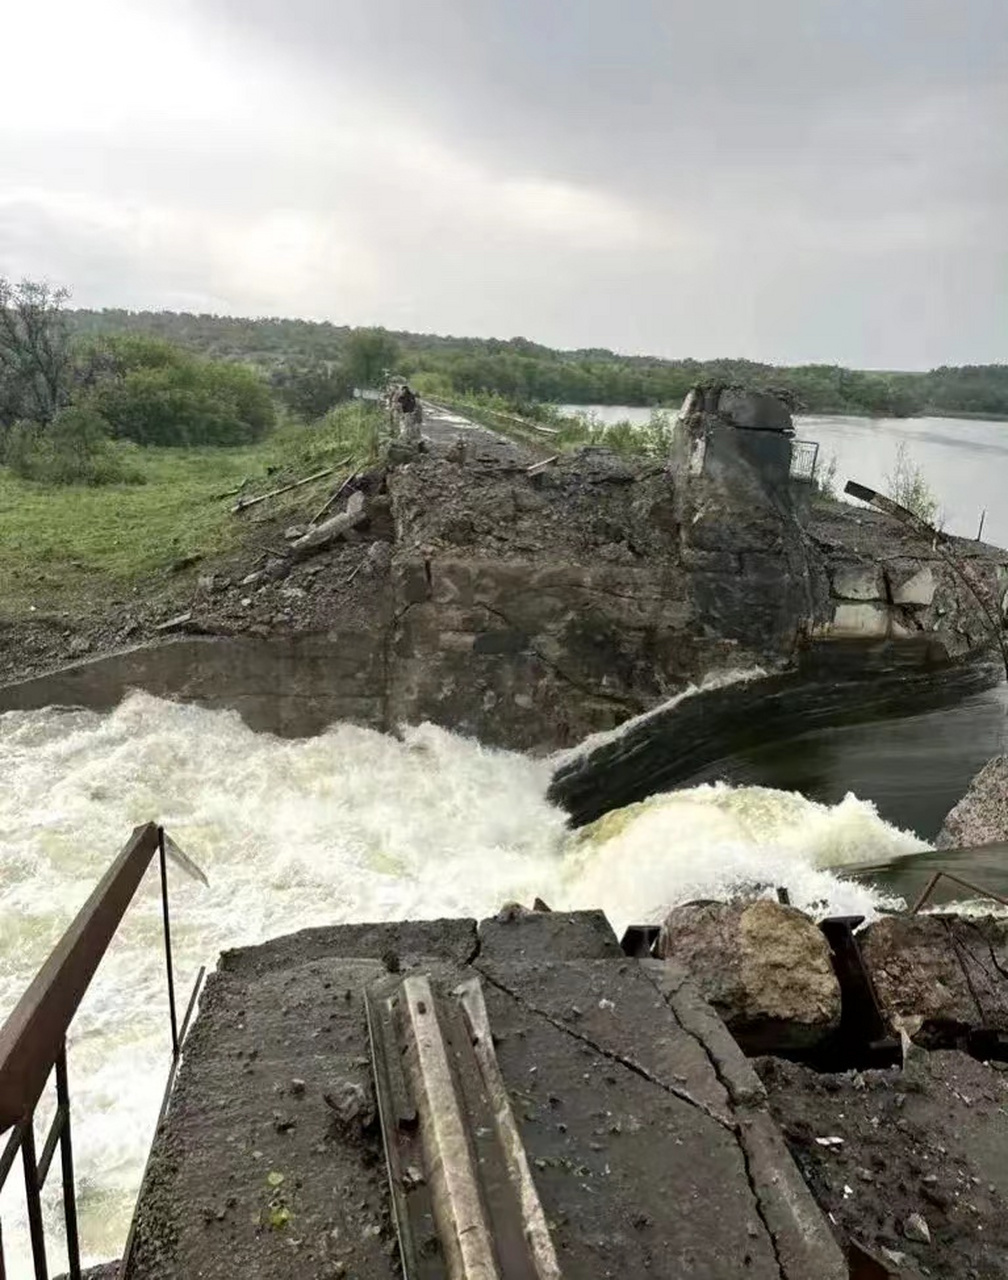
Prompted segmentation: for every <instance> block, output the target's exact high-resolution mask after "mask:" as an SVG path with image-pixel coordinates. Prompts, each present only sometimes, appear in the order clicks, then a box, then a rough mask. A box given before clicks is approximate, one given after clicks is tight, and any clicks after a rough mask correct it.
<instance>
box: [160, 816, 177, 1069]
mask: <svg viewBox="0 0 1008 1280" xmlns="http://www.w3.org/2000/svg"><path fill="white" fill-rule="evenodd" d="M157 834H158V861H159V862H160V864H161V915H162V918H163V919H164V947H165V966H166V968H167V970H168V1016H169V1017H170V1018H171V1044H172V1059H173V1060H176V1061H177V1059H178V1056H179V1039H178V1018H177V1015H176V1013H175V971H174V968H173V966H172V950H171V920H170V919H169V915H168V866H167V861H166V858H165V832H164V827H158V833H157Z"/></svg>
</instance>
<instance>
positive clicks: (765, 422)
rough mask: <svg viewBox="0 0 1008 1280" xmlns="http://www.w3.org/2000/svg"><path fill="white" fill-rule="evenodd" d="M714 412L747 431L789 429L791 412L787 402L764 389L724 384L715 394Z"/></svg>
mask: <svg viewBox="0 0 1008 1280" xmlns="http://www.w3.org/2000/svg"><path fill="white" fill-rule="evenodd" d="M717 412H718V416H719V417H721V418H724V419H725V421H726V422H730V423H731V424H732V425H733V426H736V427H745V428H746V429H747V430H750V431H790V430H791V425H792V424H791V413H790V411H789V410H788V407H787V405H786V404H784V402H783V401H782V400H778V399H777V397H776V396H772V395H769V394H768V393H767V392H765V391H744V390H740V389H739V388H736V387H728V388H727V389H726V390H724V391H722V392H721V395H720V396H719V397H718V404H717Z"/></svg>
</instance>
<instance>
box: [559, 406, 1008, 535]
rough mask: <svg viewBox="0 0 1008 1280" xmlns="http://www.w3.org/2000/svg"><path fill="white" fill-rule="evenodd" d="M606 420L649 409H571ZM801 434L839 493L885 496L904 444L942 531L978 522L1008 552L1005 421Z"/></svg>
mask: <svg viewBox="0 0 1008 1280" xmlns="http://www.w3.org/2000/svg"><path fill="white" fill-rule="evenodd" d="M568 410H569V411H577V412H588V413H592V414H594V415H595V416H596V417H597V418H598V419H599V421H601V422H619V421H621V420H624V419H628V420H629V421H631V422H647V421H648V419H649V417H650V416H651V410H650V409H641V408H635V407H632V406H627V405H589V406H580V407H577V406H568ZM795 425H796V428H797V432H798V435H799V436H800V437H801V438H803V439H806V440H816V441H818V443H819V449H820V452H819V465H820V467H821V468H826V467H828V466H829V464H830V460H831V459H832V458H836V462H837V471H836V480H837V491H838V492H842V490H843V486H844V485H845V484H846V482H847V481H848V480H857V481H859V482H860V483H861V484H866V485H868V486H869V487H871V488H874V489H879V490H883V491H884V490H885V488H886V479H887V477H888V476H889V475H890V474H891V473H892V471H893V468H894V466H895V464H896V458H897V453H898V451H899V447H900V445H905V446H906V451H907V457H908V458H909V460H910V461H911V463H912V464H914V465H916V466H918V467H920V469H921V473H922V474H923V476H924V478H925V479H926V481H927V483H928V484H929V485H930V487H931V489H932V490H933V491H934V493H935V495H936V497H937V499H938V504H939V508H940V510H941V513H942V516H943V517H944V522H945V528H946V529H947V530H948V531H949V532H950V533H956V534H959V535H960V536H961V537H965V538H975V537H976V535H977V531H978V529H979V527H980V517H981V515H982V514H983V513H984V512H986V516H985V518H984V526H983V536H984V541H985V542H991V543H993V544H994V545H995V546H1001V547H1005V546H1008V502H1006V501H1005V498H1004V494H1005V490H1006V487H1008V422H986V421H979V420H976V419H966V418H855V417H839V416H819V415H815V416H811V415H810V416H807V417H806V416H801V417H798V418H797V419H796V422H795Z"/></svg>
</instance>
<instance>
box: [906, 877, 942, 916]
mask: <svg viewBox="0 0 1008 1280" xmlns="http://www.w3.org/2000/svg"><path fill="white" fill-rule="evenodd" d="M941 878H942V873H941V872H940V871H936V872H935V873H934V875H933V876H932V877H931V879H930V880H929V881H928V882H927V884H926V885H925V886H924V889H923V892H922V893H921V895H920V897H919V898H918V899H917V901H916V902H915V903H914V904H913V906H912V907H911V908H910V914H911V915H912V916H915V915H916V914H917V912H918V911H920V909H921V908H922V907H923V906H924V904H925V903H926V902H927V901H928V899H929V898H930V897H931V895H932V894H933V893H934V891H935V888H936V887H937V885H938V881H939V880H940V879H941Z"/></svg>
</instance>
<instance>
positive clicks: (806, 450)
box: [791, 440, 819, 484]
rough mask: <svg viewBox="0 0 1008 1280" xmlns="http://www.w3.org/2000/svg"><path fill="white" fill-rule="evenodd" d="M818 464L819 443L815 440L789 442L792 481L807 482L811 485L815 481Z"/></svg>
mask: <svg viewBox="0 0 1008 1280" xmlns="http://www.w3.org/2000/svg"><path fill="white" fill-rule="evenodd" d="M818 462H819V442H818V441H817V440H792V441H791V479H792V480H807V481H808V482H809V483H810V484H811V483H812V481H813V480H815V473H816V466H817V465H818Z"/></svg>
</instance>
